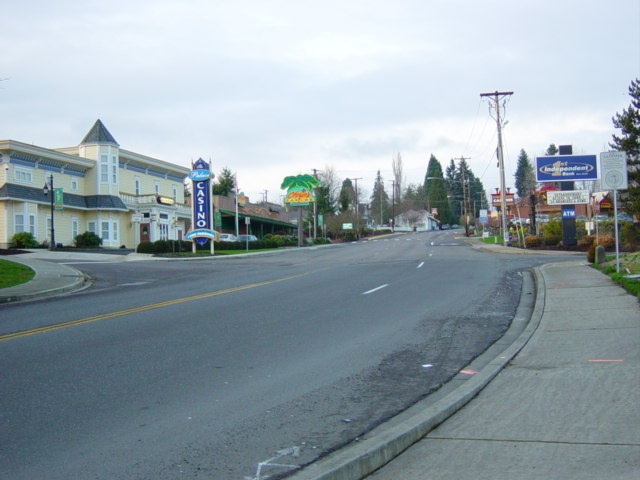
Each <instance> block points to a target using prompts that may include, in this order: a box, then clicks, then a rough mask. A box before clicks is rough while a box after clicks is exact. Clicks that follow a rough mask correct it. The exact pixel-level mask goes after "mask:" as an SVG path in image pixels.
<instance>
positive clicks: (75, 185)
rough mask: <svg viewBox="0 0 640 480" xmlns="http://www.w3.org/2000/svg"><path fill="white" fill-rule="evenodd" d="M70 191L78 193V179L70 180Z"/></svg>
mask: <svg viewBox="0 0 640 480" xmlns="http://www.w3.org/2000/svg"><path fill="white" fill-rule="evenodd" d="M71 191H72V192H77V191H78V179H77V178H73V177H72V178H71Z"/></svg>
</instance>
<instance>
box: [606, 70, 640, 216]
mask: <svg viewBox="0 0 640 480" xmlns="http://www.w3.org/2000/svg"><path fill="white" fill-rule="evenodd" d="M629 95H630V96H631V105H629V108H626V109H624V110H622V113H616V114H615V116H614V117H613V119H612V120H613V126H614V127H616V128H619V129H620V131H621V135H620V136H618V135H613V141H612V142H611V143H609V146H611V148H613V149H615V150H618V151H624V152H626V153H627V177H628V180H629V188H628V190H626V191H621V192H620V193H621V195H620V197H621V198H620V199H621V201H622V204H623V205H624V206H625V209H626V211H627V213H629V214H630V215H640V168H639V167H638V165H640V79H636V80H634V81H632V82H631V85H630V86H629Z"/></svg>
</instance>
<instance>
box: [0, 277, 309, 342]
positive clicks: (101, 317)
mask: <svg viewBox="0 0 640 480" xmlns="http://www.w3.org/2000/svg"><path fill="white" fill-rule="evenodd" d="M309 273H311V272H306V273H300V274H298V275H291V276H289V277H283V278H277V279H275V280H267V281H266V282H258V283H250V284H248V285H241V286H239V287H232V288H226V289H224V290H217V291H215V292H209V293H202V294H200V295H193V296H191V297H184V298H176V299H175V300H167V301H166V302H158V303H152V304H150V305H143V306H141V307H134V308H128V309H126V310H120V311H118V312H111V313H105V314H102V315H95V316H93V317H86V318H81V319H79V320H73V321H70V322H64V323H58V324H56V325H49V326H46V327H39V328H34V329H32V330H24V331H21V332H14V333H7V334H5V335H0V342H2V341H5V340H11V339H12V338H21V337H27V336H29V335H35V334H38V333H45V332H51V331H53V330H59V329H61V328H67V327H73V326H75V325H84V324H86V323H91V322H97V321H98V320H105V319H107V318H114V317H121V316H123V315H130V314H132V313H138V312H144V311H145V310H153V309H155V308H162V307H168V306H171V305H177V304H179V303H184V302H192V301H194V300H201V299H203V298H209V297H215V296H217V295H223V294H225V293H232V292H239V291H241V290H248V289H250V288H255V287H262V286H264V285H271V284H273V283H278V282H283V281H285V280H291V279H294V278H298V277H302V276H304V275H308V274H309Z"/></svg>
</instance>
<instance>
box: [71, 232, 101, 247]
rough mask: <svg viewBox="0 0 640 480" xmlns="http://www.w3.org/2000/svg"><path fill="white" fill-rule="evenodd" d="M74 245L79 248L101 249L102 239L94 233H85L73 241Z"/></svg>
mask: <svg viewBox="0 0 640 480" xmlns="http://www.w3.org/2000/svg"><path fill="white" fill-rule="evenodd" d="M73 243H74V244H75V246H76V247H78V248H86V247H99V246H100V245H102V239H101V238H100V237H99V236H98V235H96V234H95V233H93V232H84V233H81V234H80V235H78V236H76V238H74V239H73Z"/></svg>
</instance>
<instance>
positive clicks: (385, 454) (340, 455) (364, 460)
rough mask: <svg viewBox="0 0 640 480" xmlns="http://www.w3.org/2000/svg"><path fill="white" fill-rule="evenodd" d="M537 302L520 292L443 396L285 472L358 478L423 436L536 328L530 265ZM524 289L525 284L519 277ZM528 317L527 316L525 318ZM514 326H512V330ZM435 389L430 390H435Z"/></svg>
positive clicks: (539, 288)
mask: <svg viewBox="0 0 640 480" xmlns="http://www.w3.org/2000/svg"><path fill="white" fill-rule="evenodd" d="M533 277H534V280H533V282H534V283H535V286H536V288H535V291H536V295H535V304H534V306H533V308H532V309H530V308H527V305H526V299H523V298H522V296H521V301H520V305H519V306H518V311H517V312H516V316H515V317H514V320H513V322H512V324H511V327H510V328H509V330H507V332H506V333H505V335H503V337H502V338H501V339H500V340H498V341H497V342H496V343H494V344H493V345H492V346H491V347H490V348H489V349H488V350H487V351H486V352H485V353H484V354H482V355H481V356H480V357H478V358H477V359H476V360H474V361H473V362H471V364H469V365H468V366H467V367H465V369H467V370H474V371H477V372H478V373H476V374H475V375H472V376H471V377H469V376H468V375H463V374H459V375H458V376H457V377H454V378H453V379H452V380H451V381H450V382H448V383H447V384H446V385H445V386H443V387H442V389H441V390H445V389H446V390H449V391H448V392H447V393H446V394H445V395H444V396H443V397H442V398H440V399H439V400H438V401H436V402H435V403H433V404H432V405H430V406H428V407H426V408H424V407H423V406H422V405H421V404H422V403H424V402H426V401H427V400H423V401H422V402H420V403H418V404H417V405H416V406H414V407H412V408H411V409H410V410H418V413H415V414H413V415H411V416H409V417H408V418H406V419H405V420H403V421H401V422H400V423H397V424H395V425H393V426H392V427H389V426H388V424H390V423H393V420H392V421H390V422H388V423H387V424H383V425H381V426H380V427H377V428H376V429H374V430H373V431H372V432H370V433H369V434H367V435H365V437H364V439H361V440H360V441H359V442H358V443H354V444H351V445H349V446H347V447H345V448H343V449H341V450H338V451H336V452H334V453H332V454H329V455H327V456H326V457H324V458H321V459H320V460H317V461H316V462H314V463H312V464H310V465H309V466H307V467H305V468H303V469H301V470H299V471H298V472H296V473H294V474H293V475H290V476H288V477H287V478H289V479H290V480H360V479H362V478H364V477H366V476H367V475H370V474H371V473H373V472H374V471H376V470H377V469H379V468H381V467H382V466H384V465H385V464H386V463H388V462H390V461H391V460H393V458H395V457H396V456H398V455H400V454H401V453H402V452H403V451H404V450H406V449H408V448H409V447H411V446H412V445H413V444H414V443H416V442H418V441H419V440H421V439H422V438H423V437H424V436H425V435H427V434H428V433H429V432H430V431H431V430H433V429H434V428H435V427H436V426H438V425H439V424H440V423H442V422H443V421H445V420H446V419H447V418H449V417H450V416H451V415H453V414H454V413H455V412H457V411H458V410H460V409H461V408H462V407H463V406H464V405H466V404H467V403H468V402H469V401H470V400H471V399H473V398H474V397H475V396H476V395H477V394H478V393H479V392H480V391H481V390H482V389H483V388H484V387H486V386H487V385H488V384H489V382H490V381H491V380H492V379H493V378H494V377H495V376H496V375H498V373H500V371H501V370H502V369H503V368H504V367H505V366H506V365H507V364H509V362H510V361H511V360H512V359H513V357H515V356H516V355H517V354H518V352H520V350H522V348H524V346H525V345H526V344H527V342H528V341H529V339H530V338H531V336H532V335H533V333H534V332H535V331H536V329H537V328H538V325H539V324H540V321H541V319H542V314H543V311H544V305H545V287H544V283H545V282H544V275H543V273H542V270H540V269H539V268H535V269H534V270H533ZM523 294H526V292H525V284H524V282H523ZM525 317H526V318H525ZM512 329H516V330H517V332H516V333H515V334H514V332H513V331H512ZM437 393H438V392H436V393H434V394H433V395H437Z"/></svg>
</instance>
